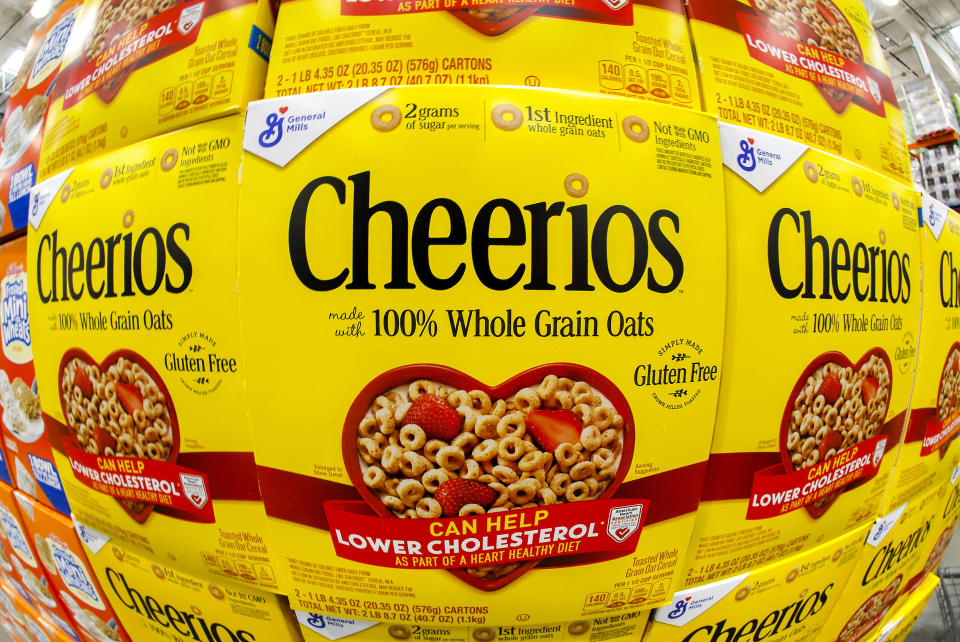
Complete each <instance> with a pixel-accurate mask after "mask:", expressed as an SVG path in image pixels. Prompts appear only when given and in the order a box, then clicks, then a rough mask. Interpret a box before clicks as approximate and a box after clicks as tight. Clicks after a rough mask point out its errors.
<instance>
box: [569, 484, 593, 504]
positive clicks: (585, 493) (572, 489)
mask: <svg viewBox="0 0 960 642" xmlns="http://www.w3.org/2000/svg"><path fill="white" fill-rule="evenodd" d="M563 496H564V497H565V498H566V499H567V501H568V502H582V501H583V500H585V499H588V498H589V497H590V487H589V486H587V484H586V482H582V481H575V482H573V483H571V484H570V485H569V486H567V490H566V492H565V493H564V494H563Z"/></svg>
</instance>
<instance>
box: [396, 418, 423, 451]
mask: <svg viewBox="0 0 960 642" xmlns="http://www.w3.org/2000/svg"><path fill="white" fill-rule="evenodd" d="M426 443H427V433H425V432H424V431H423V428H421V427H420V426H418V425H416V424H407V425H406V426H404V427H403V428H401V429H400V445H401V446H403V447H404V448H406V449H407V450H420V449H421V448H423V446H424V444H426Z"/></svg>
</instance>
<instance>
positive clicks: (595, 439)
mask: <svg viewBox="0 0 960 642" xmlns="http://www.w3.org/2000/svg"><path fill="white" fill-rule="evenodd" d="M580 443H581V444H583V447H584V448H586V449H587V450H596V449H597V448H599V447H600V446H602V445H603V437H602V436H601V434H600V429H599V428H598V427H596V426H586V427H585V428H584V429H583V430H581V431H580Z"/></svg>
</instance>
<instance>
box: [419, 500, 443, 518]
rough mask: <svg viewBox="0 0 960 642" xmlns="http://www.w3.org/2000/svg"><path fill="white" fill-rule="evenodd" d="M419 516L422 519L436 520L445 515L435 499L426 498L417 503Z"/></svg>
mask: <svg viewBox="0 0 960 642" xmlns="http://www.w3.org/2000/svg"><path fill="white" fill-rule="evenodd" d="M417 515H418V516H419V517H420V518H422V519H436V518H438V517H440V516H442V515H443V509H442V508H441V507H440V502H438V501H437V500H435V499H434V498H433V497H424V498H423V499H421V500H420V501H419V502H417Z"/></svg>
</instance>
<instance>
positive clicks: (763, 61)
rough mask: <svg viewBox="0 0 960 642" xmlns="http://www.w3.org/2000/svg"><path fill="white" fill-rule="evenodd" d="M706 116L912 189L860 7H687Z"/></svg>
mask: <svg viewBox="0 0 960 642" xmlns="http://www.w3.org/2000/svg"><path fill="white" fill-rule="evenodd" d="M687 11H688V13H689V16H690V31H691V33H692V36H693V42H694V46H695V48H696V51H697V56H698V64H699V67H700V80H701V83H702V86H703V107H704V109H705V110H706V111H708V112H710V113H713V114H717V115H718V116H719V117H720V119H721V120H722V121H725V122H729V123H733V124H736V125H741V126H744V127H749V128H751V129H757V130H760V131H764V132H767V133H771V134H777V135H779V136H784V137H786V138H790V139H792V140H795V141H798V142H801V143H804V144H806V145H809V146H811V147H816V148H819V149H821V150H824V151H827V152H830V153H832V154H836V155H838V156H842V157H843V158H845V159H847V160H849V161H852V162H855V163H858V164H862V165H865V166H866V167H868V168H869V169H872V170H874V171H876V172H880V173H881V174H883V175H885V176H888V177H890V178H893V179H895V180H897V181H899V182H900V183H902V184H904V185H910V184H911V183H912V180H911V177H910V161H909V156H908V154H907V148H906V138H905V135H904V132H903V122H902V120H901V117H900V108H899V107H898V105H897V98H896V94H895V93H894V88H893V83H892V82H891V80H890V72H889V71H888V70H887V65H886V62H885V61H884V58H883V49H882V48H881V46H880V40H879V39H878V38H877V35H876V33H875V32H874V30H873V25H872V24H871V23H870V18H869V16H868V15H867V10H866V9H865V8H864V6H863V3H862V2H861V0H799V1H798V2H793V3H783V2H767V1H765V0H687Z"/></svg>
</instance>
